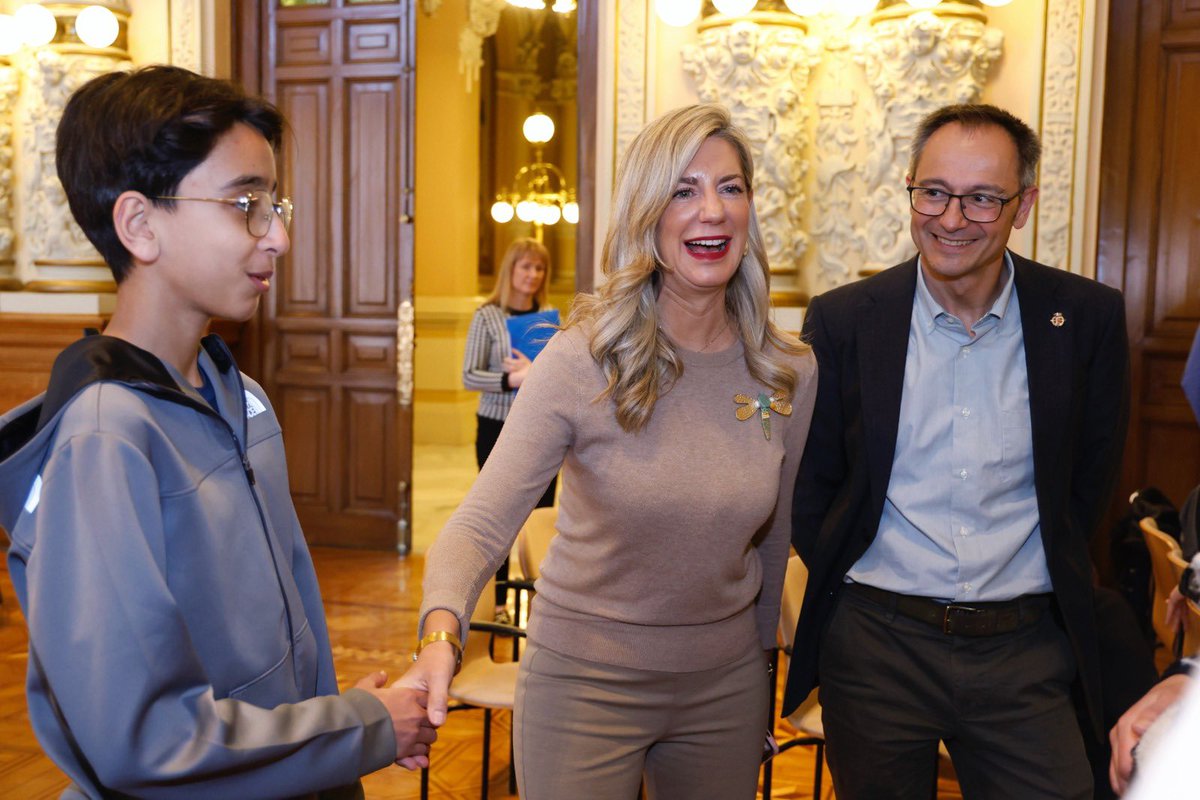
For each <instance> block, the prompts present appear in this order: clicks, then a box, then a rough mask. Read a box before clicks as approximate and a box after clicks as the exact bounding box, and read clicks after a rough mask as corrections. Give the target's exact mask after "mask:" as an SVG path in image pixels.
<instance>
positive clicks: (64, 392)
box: [0, 336, 395, 798]
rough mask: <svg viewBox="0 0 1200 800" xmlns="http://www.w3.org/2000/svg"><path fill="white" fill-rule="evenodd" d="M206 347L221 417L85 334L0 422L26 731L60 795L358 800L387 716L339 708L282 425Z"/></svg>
mask: <svg viewBox="0 0 1200 800" xmlns="http://www.w3.org/2000/svg"><path fill="white" fill-rule="evenodd" d="M203 344H204V347H203V349H202V350H201V353H200V369H201V370H202V371H203V372H204V373H205V374H206V375H207V377H208V379H209V381H210V382H211V383H212V385H213V386H214V388H215V391H216V395H217V406H218V408H219V413H216V412H214V411H213V410H212V409H211V408H210V407H209V406H208V404H207V403H206V402H205V401H204V400H203V399H202V398H201V396H200V395H199V394H198V393H197V392H196V391H195V389H193V388H192V387H191V386H190V385H189V384H188V383H187V381H186V380H184V379H183V378H182V376H180V375H179V374H178V373H177V372H175V371H174V370H173V369H171V368H169V367H167V366H166V365H164V364H163V363H162V362H161V361H159V360H158V359H157V358H155V357H154V356H153V355H151V354H150V353H148V352H146V351H144V350H140V349H139V348H137V347H134V346H133V345H130V344H128V343H126V342H123V341H121V340H118V339H115V338H112V337H107V336H91V337H87V338H85V339H82V340H80V341H79V342H76V343H75V344H73V345H71V346H70V347H68V348H67V349H66V350H64V351H63V353H62V354H61V355H60V356H59V358H58V360H57V361H56V362H55V366H54V371H53V374H52V377H51V382H50V388H49V389H48V390H47V392H46V394H45V395H43V396H41V397H38V398H35V399H33V400H31V401H29V402H27V403H25V404H23V405H21V406H18V407H17V408H16V409H14V410H12V411H11V412H9V413H8V414H6V415H4V416H3V417H0V525H3V527H4V528H5V529H7V530H8V532H9V536H10V539H11V541H12V546H11V547H10V549H9V553H8V565H9V571H10V573H11V576H12V580H13V584H14V586H15V587H16V592H17V596H18V599H19V600H20V603H21V607H22V610H23V611H24V613H25V617H26V620H27V622H28V625H29V637H30V663H29V672H28V679H27V694H28V700H29V713H30V718H31V720H32V723H33V728H34V731H35V733H36V734H37V737H38V740H39V741H40V742H41V744H42V746H43V748H45V750H46V752H47V754H48V755H49V756H50V757H51V758H52V759H53V760H54V761H55V763H57V764H58V765H59V766H60V767H61V768H62V769H63V770H64V771H65V772H66V773H67V774H68V775H69V776H70V777H71V779H72V780H73V781H74V782H75V785H74V786H72V787H71V788H70V789H68V790H67V792H66V793H65V794H64V797H80V796H85V797H106V796H114V795H117V794H124V795H134V796H138V797H162V798H176V797H179V798H214V797H238V798H251V797H258V798H267V797H279V798H284V797H297V796H314V795H315V794H316V793H318V792H323V790H327V789H332V790H334V791H333V792H332V793H331V795H330V796H347V795H348V796H361V787H360V786H359V785H358V783H357V779H358V777H359V776H360V775H364V774H366V773H368V772H371V771H373V770H376V769H379V768H381V767H383V766H386V765H388V764H390V763H391V762H392V760H393V759H394V758H395V737H394V734H393V732H392V727H391V723H390V721H389V718H388V714H387V711H386V709H385V708H384V707H383V705H382V704H381V703H379V702H378V701H377V700H376V699H375V698H374V697H372V696H371V695H370V694H368V693H366V692H363V691H360V690H357V689H351V690H349V691H347V692H346V693H345V694H341V695H339V694H338V688H337V681H336V677H335V675H334V671H333V658H332V654H331V652H330V646H329V636H328V633H327V631H326V627H325V614H324V610H323V608H322V605H321V598H320V596H319V593H318V589H317V581H316V575H315V573H314V571H313V566H312V560H311V558H310V556H309V553H308V548H307V547H306V546H305V542H304V537H303V534H302V533H301V530H300V525H299V522H298V520H297V519H296V513H295V509H294V508H293V506H292V502H291V497H290V495H289V492H288V479H287V468H286V463H285V460H284V452H283V437H282V434H281V431H280V427H279V422H278V420H277V419H276V417H275V414H274V412H273V411H272V409H271V405H270V403H269V402H268V401H267V398H266V395H265V394H264V392H263V390H262V388H261V387H260V386H258V385H257V384H256V383H254V382H253V381H251V380H250V379H249V378H246V377H245V376H243V375H242V374H241V373H240V372H238V370H237V368H236V366H235V365H234V363H233V358H232V356H231V355H230V354H229V351H228V349H227V348H226V347H225V345H224V343H223V342H221V340H220V339H219V338H217V337H215V336H209V337H207V338H206V339H205V340H204V343H203ZM339 787H340V788H339Z"/></svg>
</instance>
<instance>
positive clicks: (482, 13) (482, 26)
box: [427, 0, 507, 94]
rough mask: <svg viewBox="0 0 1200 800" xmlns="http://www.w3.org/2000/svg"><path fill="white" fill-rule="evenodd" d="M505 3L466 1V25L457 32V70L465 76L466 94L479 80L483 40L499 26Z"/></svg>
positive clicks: (481, 66)
mask: <svg viewBox="0 0 1200 800" xmlns="http://www.w3.org/2000/svg"><path fill="white" fill-rule="evenodd" d="M506 5H507V2H506V0H468V2H467V25H466V27H465V28H463V29H462V31H460V32H459V34H458V71H459V73H461V74H462V75H463V76H464V77H465V78H466V81H467V93H468V94H469V93H470V92H471V91H472V90H473V89H474V88H475V84H476V83H478V82H479V71H480V70H481V69H483V40H484V39H486V38H488V37H489V36H492V35H494V34H495V33H496V29H497V28H499V27H500V12H501V11H503V10H504V7H505V6H506ZM427 13H432V12H427Z"/></svg>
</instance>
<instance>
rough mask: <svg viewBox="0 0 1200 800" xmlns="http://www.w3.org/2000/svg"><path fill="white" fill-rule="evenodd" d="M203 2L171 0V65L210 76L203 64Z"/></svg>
mask: <svg viewBox="0 0 1200 800" xmlns="http://www.w3.org/2000/svg"><path fill="white" fill-rule="evenodd" d="M203 2H204V0H171V5H170V7H169V8H170V13H169V14H168V17H169V19H170V26H171V63H172V64H174V65H175V66H177V67H183V68H184V69H190V70H191V71H192V72H199V73H205V74H211V69H210V70H206V69H205V67H206V66H209V67H211V65H206V64H204V57H203V48H202V42H201V34H202V31H203V14H204V12H203V9H202V8H201V5H202V3H203Z"/></svg>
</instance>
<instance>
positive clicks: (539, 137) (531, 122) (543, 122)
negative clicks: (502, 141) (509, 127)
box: [521, 112, 554, 144]
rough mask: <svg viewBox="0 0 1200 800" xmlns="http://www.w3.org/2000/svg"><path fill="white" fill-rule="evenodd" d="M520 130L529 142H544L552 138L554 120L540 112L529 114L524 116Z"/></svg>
mask: <svg viewBox="0 0 1200 800" xmlns="http://www.w3.org/2000/svg"><path fill="white" fill-rule="evenodd" d="M521 132H522V133H524V134H525V140H526V141H528V142H529V143H530V144H545V143H546V142H548V141H550V140H551V139H553V138H554V120H552V119H550V118H549V117H547V116H546V115H545V114H542V113H540V112H539V113H537V114H530V115H529V116H528V117H526V118H525V124H524V125H522V126H521Z"/></svg>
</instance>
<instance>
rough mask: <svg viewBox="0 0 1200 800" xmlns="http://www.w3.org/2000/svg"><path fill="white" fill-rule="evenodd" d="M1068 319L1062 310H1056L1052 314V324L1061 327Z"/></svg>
mask: <svg viewBox="0 0 1200 800" xmlns="http://www.w3.org/2000/svg"><path fill="white" fill-rule="evenodd" d="M1066 321H1067V318H1066V317H1064V316H1063V315H1062V312H1061V311H1055V312H1054V313H1053V314H1052V315H1051V316H1050V324H1051V325H1053V326H1054V327H1056V328H1061V327H1062V326H1063V324H1064V323H1066Z"/></svg>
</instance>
